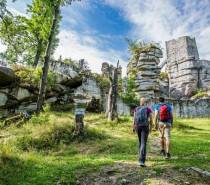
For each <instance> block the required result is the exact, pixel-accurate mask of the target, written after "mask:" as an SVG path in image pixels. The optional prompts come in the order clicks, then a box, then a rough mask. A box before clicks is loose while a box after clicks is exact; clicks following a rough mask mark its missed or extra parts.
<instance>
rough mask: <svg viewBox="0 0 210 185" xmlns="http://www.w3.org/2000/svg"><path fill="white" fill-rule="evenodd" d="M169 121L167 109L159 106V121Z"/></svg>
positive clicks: (164, 106)
mask: <svg viewBox="0 0 210 185" xmlns="http://www.w3.org/2000/svg"><path fill="white" fill-rule="evenodd" d="M169 119H170V114H169V111H168V107H167V106H166V105H165V104H164V105H160V108H159V120H161V121H168V120H169Z"/></svg>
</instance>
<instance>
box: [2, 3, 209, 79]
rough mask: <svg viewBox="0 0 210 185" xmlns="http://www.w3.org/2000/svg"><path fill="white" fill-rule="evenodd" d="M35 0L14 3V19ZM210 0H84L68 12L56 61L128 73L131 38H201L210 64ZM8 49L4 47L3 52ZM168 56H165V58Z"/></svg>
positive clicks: (202, 54)
mask: <svg viewBox="0 0 210 185" xmlns="http://www.w3.org/2000/svg"><path fill="white" fill-rule="evenodd" d="M30 2H31V1H30V0H18V1H17V2H15V3H12V0H8V8H9V10H10V11H11V12H13V13H14V14H23V15H24V14H25V13H26V4H27V3H30ZM209 9H210V1H209V0H193V1H192V0H146V1H145V0H82V1H81V2H74V3H73V4H72V5H71V6H67V7H63V8H62V16H63V19H62V21H61V24H60V25H61V27H60V34H59V39H60V43H59V46H58V48H57V49H56V52H55V55H54V57H55V58H58V57H59V55H62V56H63V58H66V57H71V58H73V59H76V60H79V59H81V58H84V59H86V60H87V61H88V62H89V64H90V67H91V69H92V71H93V72H98V73H100V69H101V64H102V62H108V63H112V64H114V65H116V62H117V60H118V59H119V60H120V64H121V65H122V67H123V74H124V75H125V73H126V65H127V63H128V61H127V59H128V58H129V57H130V56H129V54H128V53H127V49H128V46H127V43H126V41H125V39H124V38H125V37H128V38H132V39H136V38H139V39H140V40H145V41H157V42H161V43H162V44H161V45H162V47H163V48H164V47H165V41H167V40H170V39H177V38H179V37H181V36H185V35H188V36H191V37H195V38H196V41H197V45H198V50H199V53H200V58H201V59H208V60H210V44H209V43H210V11H209ZM3 48H4V47H3V46H2V45H1V46H0V49H3ZM164 57H165V56H164Z"/></svg>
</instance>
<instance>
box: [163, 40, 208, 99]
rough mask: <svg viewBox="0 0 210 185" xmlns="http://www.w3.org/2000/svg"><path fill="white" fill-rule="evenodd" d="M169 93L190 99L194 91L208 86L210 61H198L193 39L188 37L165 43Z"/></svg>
mask: <svg viewBox="0 0 210 185" xmlns="http://www.w3.org/2000/svg"><path fill="white" fill-rule="evenodd" d="M166 54H167V71H168V75H169V93H170V94H172V95H173V96H175V97H177V98H181V97H190V96H191V95H192V92H193V91H194V90H196V89H200V88H201V89H203V90H206V89H208V88H209V86H210V61H206V60H199V54H198V49H197V46H196V41H195V38H190V37H188V36H185V37H180V38H179V39H178V40H170V41H167V42H166Z"/></svg>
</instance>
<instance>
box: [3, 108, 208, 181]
mask: <svg viewBox="0 0 210 185" xmlns="http://www.w3.org/2000/svg"><path fill="white" fill-rule="evenodd" d="M48 115H49V116H50V117H49V118H50V119H49V121H47V119H45V118H44V117H41V118H36V122H35V123H33V122H30V123H27V124H25V125H22V126H20V127H18V126H16V125H10V126H7V127H2V128H1V130H0V136H1V137H0V184H3V185H14V184H15V185H23V184H24V185H37V184H38V185H39V184H40V185H45V184H47V185H48V184H49V185H54V184H62V185H68V184H81V185H83V184H87V185H97V184H99V185H106V184H131V185H135V184H155V185H156V184H166V185H167V184H199V185H203V184H208V181H207V180H206V179H205V178H202V177H199V176H196V175H191V174H190V173H188V172H187V171H186V170H187V169H188V168H189V167H192V166H194V167H198V168H201V169H204V170H207V171H210V165H209V164H210V135H209V132H210V119H204V118H203V119H198V118H196V119H177V120H175V124H174V129H173V131H172V150H171V154H172V158H171V159H170V160H167V161H166V160H165V159H164V158H163V157H162V156H159V154H158V151H159V142H158V135H157V133H152V134H151V135H150V136H149V141H148V147H147V148H148V154H147V162H146V164H147V165H148V167H147V168H140V167H139V164H138V141H137V135H133V134H132V132H131V123H132V118H131V117H120V119H119V122H117V121H114V122H107V121H106V120H105V119H104V115H103V114H87V115H86V116H85V124H86V128H85V132H84V134H83V135H82V136H76V135H74V133H73V132H72V131H73V127H74V115H73V113H70V114H69V113H62V112H50V113H49V114H48ZM42 116H44V115H42Z"/></svg>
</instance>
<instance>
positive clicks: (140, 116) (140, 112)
mask: <svg viewBox="0 0 210 185" xmlns="http://www.w3.org/2000/svg"><path fill="white" fill-rule="evenodd" d="M135 123H136V124H137V125H138V126H147V125H148V124H149V122H148V115H147V107H144V106H140V107H137V110H136V113H135Z"/></svg>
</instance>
